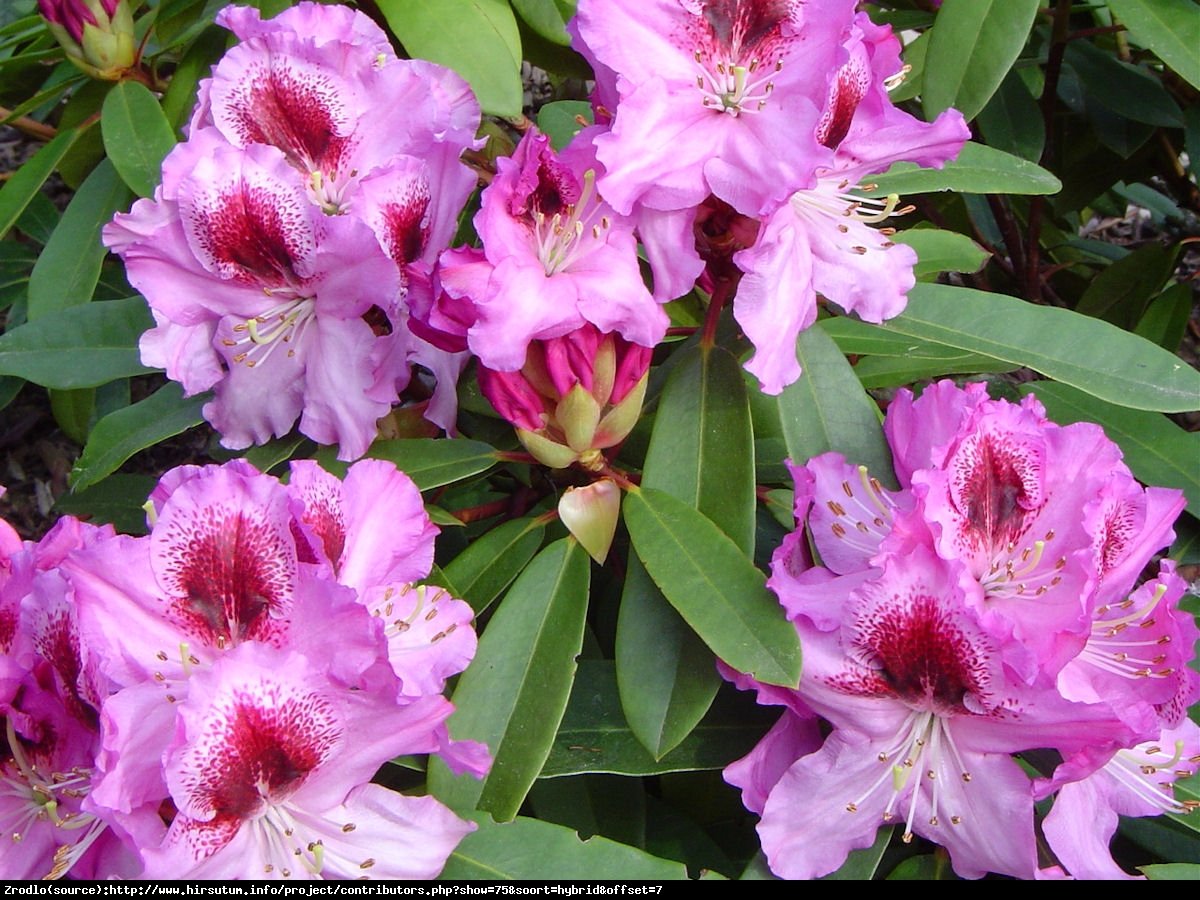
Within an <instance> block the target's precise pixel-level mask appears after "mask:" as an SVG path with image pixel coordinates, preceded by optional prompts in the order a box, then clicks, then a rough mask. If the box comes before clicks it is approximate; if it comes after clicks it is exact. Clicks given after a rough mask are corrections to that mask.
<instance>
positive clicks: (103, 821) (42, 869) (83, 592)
mask: <svg viewBox="0 0 1200 900" xmlns="http://www.w3.org/2000/svg"><path fill="white" fill-rule="evenodd" d="M147 508H148V511H149V515H150V520H151V523H152V529H151V531H150V533H149V534H148V535H147V536H145V537H139V538H133V537H125V536H119V535H116V534H114V533H113V531H112V530H111V528H97V527H93V526H89V525H86V524H83V523H80V522H78V521H76V520H74V519H70V518H64V519H62V520H61V521H60V522H59V523H58V525H57V526H56V527H55V529H54V530H53V531H52V532H51V533H50V534H49V535H47V536H46V537H45V538H44V539H43V540H42V541H40V542H39V543H36V544H33V543H29V544H22V542H21V541H19V540H18V539H17V538H16V536H15V535H14V534H12V533H11V532H10V531H9V530H8V529H7V527H6V526H5V528H4V529H3V530H0V562H2V564H3V565H2V567H0V622H2V623H3V625H4V627H3V629H0V642H2V645H0V650H2V651H3V653H2V655H0V665H2V666H3V668H2V669H0V710H2V711H3V714H4V717H5V723H6V728H7V733H6V735H5V743H4V752H3V755H2V756H0V779H2V780H3V782H4V785H5V790H4V791H3V792H2V794H3V796H2V797H0V822H2V823H3V826H4V833H5V840H6V841H11V842H13V844H14V845H15V844H17V843H19V844H20V846H21V851H20V852H6V853H3V854H0V875H3V876H4V877H5V878H37V877H59V876H61V875H63V874H65V873H66V872H68V871H70V872H71V873H72V874H73V875H76V876H82V877H111V876H113V875H118V876H123V877H137V876H142V877H148V878H181V877H182V878H223V879H227V878H267V877H270V878H312V877H337V878H359V877H383V878H400V877H404V878H432V877H434V876H435V875H436V874H437V873H438V872H439V871H440V870H441V868H442V866H443V865H444V864H445V861H446V859H447V857H448V856H449V854H450V852H451V851H452V850H453V849H454V847H455V846H456V845H457V843H458V841H459V840H460V839H461V838H462V837H463V836H464V835H465V834H467V833H468V832H469V831H470V830H471V829H472V828H473V826H472V825H471V824H470V823H468V822H464V821H462V820H460V819H459V818H458V817H457V816H455V815H454V814H453V813H452V812H450V810H448V809H447V808H445V807H444V806H442V805H441V804H440V803H438V802H437V801H436V800H434V799H433V798H432V797H408V796H403V795H400V794H397V793H394V792H392V791H390V790H388V789H386V788H384V787H381V786H379V785H375V784H372V783H371V779H372V777H373V776H374V775H375V773H376V771H377V770H378V769H379V767H380V766H382V765H383V764H384V763H386V762H387V761H388V760H390V759H393V758H394V757H396V756H398V755H401V754H409V753H439V754H441V755H442V756H443V757H444V758H445V759H446V761H447V763H448V764H449V765H450V766H451V768H453V769H454V770H456V771H460V772H462V771H469V772H472V773H474V774H475V775H477V776H479V775H482V774H484V773H485V772H486V770H487V767H488V765H489V762H490V761H489V758H488V755H487V751H486V748H483V747H481V746H479V745H476V744H471V743H462V742H454V741H451V740H450V738H449V736H448V733H447V731H446V724H445V723H446V719H447V717H448V716H449V715H450V713H451V712H452V710H453V708H452V706H451V704H450V703H449V702H448V701H447V700H446V699H445V698H444V697H443V696H442V690H443V688H444V685H445V681H446V679H447V678H448V677H449V676H451V675H454V674H456V673H458V672H460V671H462V670H463V669H464V668H465V667H466V665H467V663H468V662H470V660H471V658H472V657H473V656H474V652H475V633H474V630H473V628H472V611H471V609H470V607H469V606H468V605H467V604H466V603H464V602H462V601H461V600H456V599H454V598H453V597H451V596H449V595H448V594H447V592H445V591H444V590H442V589H441V588H435V587H428V586H423V585H415V584H414V582H416V581H418V580H420V579H422V578H424V577H425V576H427V575H428V574H429V570H430V567H431V565H432V561H433V539H434V536H435V534H436V531H437V530H436V528H434V526H433V525H432V523H431V522H430V521H429V519H428V517H427V516H426V514H425V511H424V508H423V506H422V503H421V497H420V494H419V493H418V492H417V490H416V487H415V486H414V485H413V484H412V482H411V481H410V480H409V479H408V478H407V476H405V475H404V474H403V473H401V472H399V471H397V470H396V468H395V467H394V466H393V465H392V464H390V463H384V462H379V461H373V460H371V461H364V462H360V463H356V464H355V465H354V466H352V467H351V468H350V470H349V472H348V473H347V475H346V478H345V480H344V481H343V480H339V479H337V478H334V477H333V476H332V475H329V474H327V473H325V472H324V471H322V470H321V469H319V468H317V466H316V465H315V463H311V462H296V463H293V464H292V477H291V480H290V483H289V484H288V485H286V486H285V485H283V484H281V483H280V482H279V481H278V480H277V479H275V478H273V477H270V476H267V475H263V474H260V473H259V472H257V471H256V470H255V469H253V468H252V467H251V466H249V465H247V464H245V463H241V462H233V463H229V464H227V465H225V466H221V467H217V466H209V467H195V466H186V467H182V468H178V469H174V470H172V471H170V472H168V473H167V474H166V475H165V476H164V477H163V478H162V479H161V480H160V482H159V484H158V487H157V488H156V490H155V491H154V493H153V494H152V495H151V498H150V502H149V503H148V504H147Z"/></svg>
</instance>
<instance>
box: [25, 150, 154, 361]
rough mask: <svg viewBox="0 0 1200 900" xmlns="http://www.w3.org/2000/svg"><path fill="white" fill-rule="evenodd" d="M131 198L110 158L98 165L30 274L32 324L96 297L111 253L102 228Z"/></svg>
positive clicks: (78, 193) (80, 189)
mask: <svg viewBox="0 0 1200 900" xmlns="http://www.w3.org/2000/svg"><path fill="white" fill-rule="evenodd" d="M130 199H131V195H130V193H129V188H127V187H125V183H124V182H123V181H121V177H120V176H119V175H117V170H116V169H115V168H114V167H113V164H112V163H111V162H109V161H108V160H104V161H103V162H101V163H100V164H99V165H98V166H96V168H95V169H94V170H93V171H92V174H90V175H89V176H88V177H87V180H86V181H84V183H83V185H82V186H81V187H80V188H79V191H78V192H77V193H76V194H75V196H74V197H72V198H71V203H70V205H69V206H68V207H67V211H66V212H65V213H63V217H62V221H61V222H59V224H58V227H57V228H56V229H54V236H53V237H51V238H50V241H49V243H47V244H46V248H45V250H44V251H43V252H42V255H41V257H39V259H38V261H37V265H35V266H34V267H33V272H32V273H31V274H30V276H29V320H30V321H31V322H32V321H34V320H35V319H38V318H41V317H42V316H46V315H52V314H55V313H60V312H61V311H62V310H65V309H67V308H69V307H72V306H79V305H82V304H85V303H88V302H89V301H90V300H91V299H92V292H93V291H95V289H96V282H97V281H99V280H100V265H101V264H102V263H103V262H104V257H105V255H106V254H107V253H108V251H107V250H106V249H105V248H104V245H103V244H101V243H100V229H101V228H103V227H104V226H105V225H107V224H108V223H109V221H110V220H111V219H112V217H113V213H115V212H116V211H117V210H119V209H124V208H125V207H126V206H128V205H129V201H130ZM54 318H55V319H58V318H60V317H59V316H57V315H55V316H54ZM147 327H150V326H147ZM31 380H32V379H31Z"/></svg>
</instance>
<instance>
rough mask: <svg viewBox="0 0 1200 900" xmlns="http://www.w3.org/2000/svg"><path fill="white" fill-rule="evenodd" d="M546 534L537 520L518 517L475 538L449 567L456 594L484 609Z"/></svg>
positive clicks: (478, 611) (530, 556)
mask: <svg viewBox="0 0 1200 900" xmlns="http://www.w3.org/2000/svg"><path fill="white" fill-rule="evenodd" d="M545 534H546V526H545V525H542V524H540V523H539V522H538V521H537V520H536V519H515V520H513V521H511V522H505V523H503V524H502V525H497V526H496V527H495V528H493V529H492V530H491V531H489V532H488V533H487V534H485V535H483V536H482V537H480V538H477V539H476V540H474V541H472V542H471V544H470V545H469V546H468V547H467V549H466V550H464V551H463V552H462V553H460V554H459V555H458V556H456V557H455V558H454V559H453V560H452V561H451V562H450V563H449V564H448V565H447V566H446V570H445V571H446V577H447V578H449V579H450V582H451V583H452V584H453V585H454V589H455V591H456V592H458V593H456V594H455V596H457V597H461V598H462V599H463V600H466V601H467V602H468V603H469V604H471V608H472V609H473V610H475V612H476V614H478V613H481V612H483V611H484V610H485V609H487V608H488V607H489V606H491V604H492V601H493V600H495V599H496V598H497V597H499V596H500V594H501V593H502V592H503V591H504V589H505V588H506V587H508V585H509V584H510V583H511V582H512V580H513V579H514V578H516V577H517V575H518V574H519V573H520V571H521V570H522V569H524V568H525V564H526V563H528V562H529V560H531V559H533V555H534V554H535V553H537V551H538V548H539V547H541V545H542V539H543V538H544V537H545Z"/></svg>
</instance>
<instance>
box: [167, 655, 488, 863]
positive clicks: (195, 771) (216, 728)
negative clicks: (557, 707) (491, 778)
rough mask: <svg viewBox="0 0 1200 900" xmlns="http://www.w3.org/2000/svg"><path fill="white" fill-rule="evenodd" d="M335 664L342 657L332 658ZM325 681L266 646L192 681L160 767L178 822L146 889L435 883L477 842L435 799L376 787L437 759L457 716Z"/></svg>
mask: <svg viewBox="0 0 1200 900" xmlns="http://www.w3.org/2000/svg"><path fill="white" fill-rule="evenodd" d="M329 652H330V653H333V652H336V649H335V648H332V647H331V648H329ZM327 671H328V669H327V667H326V666H324V665H321V664H320V663H317V662H314V660H312V659H309V658H308V657H305V656H301V655H299V654H296V653H292V652H288V651H283V650H277V649H275V648H272V647H268V646H265V645H262V644H258V643H248V644H243V645H241V646H239V647H238V648H236V649H235V650H232V651H230V652H229V653H227V654H225V655H224V656H223V657H222V658H221V660H220V661H218V662H217V663H216V665H214V666H213V667H212V669H210V670H208V671H205V672H203V673H199V674H197V675H196V676H195V678H193V679H192V684H191V688H190V690H189V693H188V697H187V699H186V700H184V701H182V702H181V703H179V704H178V706H177V707H176V711H177V716H178V725H177V727H176V730H175V736H174V739H173V740H172V742H171V745H170V746H169V747H168V749H167V753H166V756H165V759H164V763H165V771H166V779H167V783H168V785H169V787H170V791H171V797H172V799H173V800H174V801H175V806H176V808H177V809H178V813H177V815H176V816H175V818H174V820H173V821H172V823H171V827H170V829H169V831H168V832H167V835H166V838H165V840H164V841H163V844H162V846H161V847H159V848H157V849H147V850H145V851H144V856H145V859H146V876H147V877H150V878H179V877H189V878H263V877H271V878H312V877H338V878H359V877H364V876H366V877H380V878H432V877H434V876H435V875H436V874H437V873H438V872H439V871H441V868H442V866H443V865H444V864H445V861H446V858H447V857H448V856H449V855H450V852H451V851H452V850H453V849H454V847H455V846H456V845H457V844H458V842H459V840H461V839H462V837H463V836H464V835H465V834H467V833H468V832H469V831H471V830H473V826H472V825H471V824H470V823H468V822H463V821H462V820H460V819H459V818H458V817H457V816H455V815H454V814H453V813H451V812H450V810H448V809H446V808H445V807H444V806H442V805H441V804H440V803H438V802H437V801H436V800H434V799H433V798H432V797H420V798H410V797H404V796H402V795H400V794H397V793H394V792H392V791H389V790H387V789H385V788H382V787H378V786H375V785H371V784H369V781H370V779H371V777H372V776H373V775H374V774H375V771H376V770H377V769H378V768H379V767H380V766H381V765H382V764H383V763H385V762H387V760H389V759H391V758H392V757H394V756H396V755H398V754H402V753H410V752H430V751H432V750H436V749H437V748H436V744H432V745H431V744H430V743H429V735H431V734H432V733H433V732H434V730H435V726H436V725H437V724H439V722H440V721H441V720H442V719H444V717H445V716H446V715H448V713H449V712H450V707H449V704H446V703H445V702H444V701H442V700H441V699H440V698H434V697H430V698H426V700H424V701H418V702H416V703H413V704H410V705H406V706H398V705H397V704H396V703H395V701H394V698H392V697H389V696H388V695H387V694H386V693H376V692H373V691H351V690H348V689H347V688H346V687H345V686H344V685H340V684H337V683H334V682H331V681H330V680H329V679H328V677H327V675H326V672H327Z"/></svg>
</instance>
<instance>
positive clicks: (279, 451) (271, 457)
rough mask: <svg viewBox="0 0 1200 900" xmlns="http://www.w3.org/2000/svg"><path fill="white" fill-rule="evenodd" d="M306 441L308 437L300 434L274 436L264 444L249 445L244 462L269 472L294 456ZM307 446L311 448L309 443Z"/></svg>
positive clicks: (303, 454) (261, 470)
mask: <svg viewBox="0 0 1200 900" xmlns="http://www.w3.org/2000/svg"><path fill="white" fill-rule="evenodd" d="M306 442H308V438H306V437H305V436H304V435H302V434H289V435H286V436H284V437H281V438H274V439H273V440H269V441H267V442H266V443H265V444H260V445H258V446H257V447H251V448H250V449H249V450H247V451H246V453H245V459H246V462H248V463H250V465H252V466H254V468H256V469H258V471H260V472H270V471H271V470H272V469H273V468H275V467H276V466H277V465H279V464H280V463H284V462H287V461H288V460H289V459H291V458H292V457H294V456H295V455H296V453H297V451H298V450H299V449H300V447H301V446H303V445H304V444H305V443H306ZM309 446H310V448H311V446H312V445H311V443H310V444H309ZM309 452H311V450H310V451H309ZM300 455H301V457H303V456H306V455H307V454H305V453H302V454H300Z"/></svg>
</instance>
